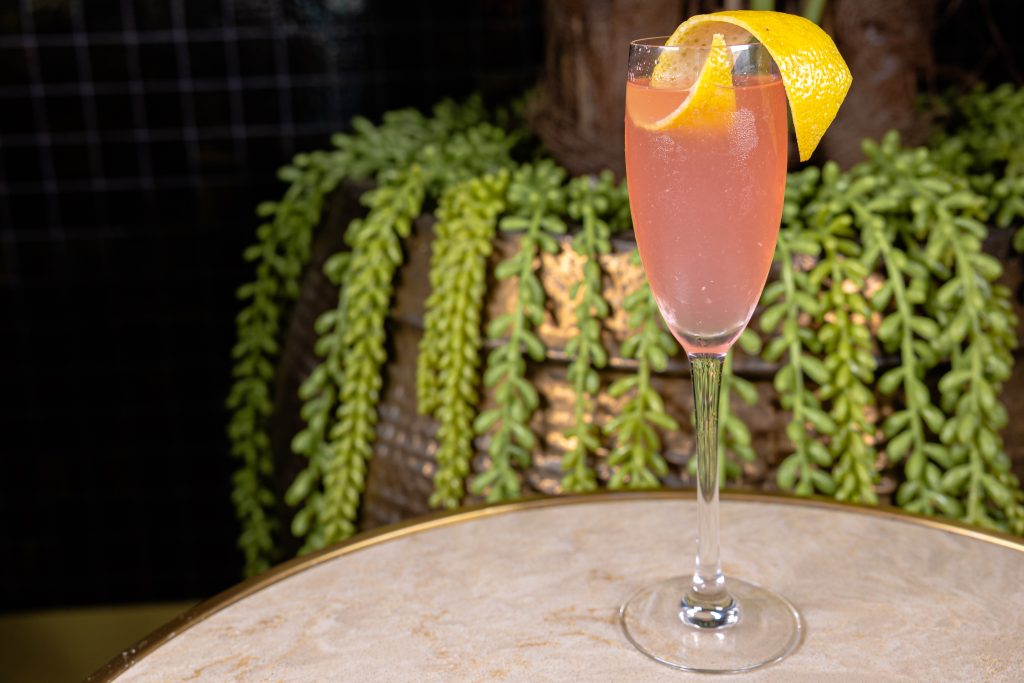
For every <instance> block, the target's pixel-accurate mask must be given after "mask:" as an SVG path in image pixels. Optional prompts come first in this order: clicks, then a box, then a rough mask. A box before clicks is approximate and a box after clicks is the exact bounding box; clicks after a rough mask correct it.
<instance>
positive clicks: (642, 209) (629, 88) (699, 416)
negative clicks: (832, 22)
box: [620, 38, 801, 672]
mask: <svg viewBox="0 0 1024 683" xmlns="http://www.w3.org/2000/svg"><path fill="white" fill-rule="evenodd" d="M664 43H665V38H650V39H643V40H637V41H634V42H633V43H631V44H630V51H629V71H628V80H627V84H626V121H625V127H626V176H627V182H628V185H629V201H630V208H631V210H632V215H633V224H634V227H635V230H636V240H637V245H638V247H639V250H640V257H641V260H642V261H643V266H644V271H645V272H646V274H647V278H648V281H649V282H650V285H651V290H652V292H653V293H654V297H655V299H656V300H657V302H658V307H659V309H660V311H661V313H662V316H663V317H664V319H665V322H666V324H667V325H668V328H669V330H670V331H671V332H672V334H673V335H674V336H675V338H676V339H677V340H678V341H679V343H680V344H681V345H682V347H683V348H684V349H685V351H686V354H687V356H688V358H689V360H690V368H691V373H692V378H693V394H694V412H695V417H696V429H697V454H696V457H697V503H698V530H697V555H696V568H695V570H694V572H693V574H692V575H689V574H687V575H685V576H677V577H673V578H670V579H666V580H664V581H662V582H660V583H657V584H655V585H652V586H648V587H645V588H643V589H642V590H640V591H639V592H638V593H636V594H635V595H633V596H632V597H631V598H629V600H628V601H627V602H626V603H625V604H624V605H623V606H622V609H621V611H620V617H621V623H622V627H623V630H624V632H625V634H626V636H627V638H628V639H629V640H630V642H632V643H633V645H635V646H636V647H637V648H638V649H639V650H640V651H641V652H643V653H644V654H646V655H647V656H649V657H651V658H653V659H655V660H657V661H659V662H662V663H664V664H667V665H669V666H672V667H675V668H678V669H685V670H691V671H705V672H739V671H747V670H750V669H754V668H757V667H759V666H763V665H765V664H768V663H771V662H775V661H778V660H779V659H781V658H783V657H785V656H786V655H787V654H788V653H789V652H791V651H792V650H793V648H794V647H796V645H797V643H798V642H799V640H800V631H801V622H800V616H799V613H798V612H797V611H796V609H795V608H794V607H793V605H791V604H790V603H789V602H788V601H787V600H786V599H785V598H782V597H780V596H778V595H776V594H775V593H772V592H771V591H768V590H765V589H764V588H761V587H759V586H756V585H754V584H751V583H748V582H746V581H742V580H739V579H736V578H733V577H730V578H729V579H728V581H727V580H726V578H725V576H724V575H723V573H722V565H721V559H720V556H719V502H718V442H717V441H718V401H719V389H720V385H721V378H722V366H723V361H724V359H725V355H726V354H727V353H728V352H729V349H730V348H731V347H732V345H733V344H734V343H735V341H736V339H737V338H738V337H739V336H740V334H741V333H742V332H743V330H744V328H745V327H746V325H747V323H748V322H749V321H750V317H751V315H752V314H753V312H754V307H755V306H756V305H757V301H758V299H759V298H760V296H761V292H762V290H763V289H764V285H765V280H766V278H767V276H768V270H769V268H770V267H771V262H772V256H773V254H774V251H775V242H776V240H777V238H778V231H779V221H780V219H781V215H782V202H783V194H784V190H785V185H786V152H787V144H788V138H787V129H786V93H785V90H784V88H783V85H782V81H781V78H780V76H779V73H778V69H777V68H776V67H775V64H774V62H773V61H772V59H771V56H770V55H769V54H768V51H767V50H766V49H765V48H764V47H763V46H762V45H761V44H758V43H750V44H744V45H730V46H728V50H729V52H730V55H731V60H732V86H731V89H732V91H733V95H734V100H733V99H732V98H730V101H734V102H735V106H734V108H732V109H731V110H730V111H725V112H723V113H722V114H721V117H722V119H723V120H721V121H718V122H717V124H718V125H713V126H705V125H681V126H678V127H667V128H660V129H659V128H657V127H653V128H652V126H651V125H649V124H650V122H654V121H658V120H664V117H667V116H669V115H671V113H672V112H674V111H676V110H677V108H678V107H679V106H680V105H681V104H682V103H683V101H684V100H685V98H686V96H687V94H688V88H690V85H687V86H686V87H683V88H676V87H672V86H671V85H669V86H668V87H665V84H662V83H659V84H658V85H659V86H660V87H654V86H652V84H651V75H652V72H653V70H654V67H655V65H656V64H657V63H658V60H659V59H661V58H662V57H664V56H665V55H666V53H667V52H668V51H673V52H674V54H672V55H671V56H670V59H673V60H683V61H692V63H697V64H699V63H703V61H704V59H705V58H706V56H707V55H708V48H696V47H666V46H665V45H664ZM713 87H727V86H723V85H716V86H713ZM724 119H728V120H724ZM645 124H646V125H645Z"/></svg>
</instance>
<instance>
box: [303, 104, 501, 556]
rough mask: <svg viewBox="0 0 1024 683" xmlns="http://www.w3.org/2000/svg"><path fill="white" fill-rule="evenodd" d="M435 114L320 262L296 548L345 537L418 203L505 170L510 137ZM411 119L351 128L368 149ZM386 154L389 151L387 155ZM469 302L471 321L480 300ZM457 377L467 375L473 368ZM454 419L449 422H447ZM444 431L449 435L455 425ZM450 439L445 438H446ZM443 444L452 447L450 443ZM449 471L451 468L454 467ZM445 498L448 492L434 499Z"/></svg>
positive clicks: (372, 430)
mask: <svg viewBox="0 0 1024 683" xmlns="http://www.w3.org/2000/svg"><path fill="white" fill-rule="evenodd" d="M439 108H440V109H441V110H442V112H443V113H442V115H439V116H435V118H434V119H431V120H430V125H429V126H428V132H429V135H427V134H422V135H420V137H416V136H413V137H414V139H416V140H418V141H419V142H421V143H423V144H422V145H421V146H418V147H416V148H415V149H412V148H400V149H405V152H403V153H401V154H399V156H398V157H396V158H400V159H411V160H412V161H411V162H410V163H409V164H408V165H407V166H405V167H398V168H395V169H391V170H386V171H383V172H382V173H380V174H379V175H378V177H377V188H376V189H375V190H371V191H369V192H367V193H365V194H364V195H363V198H362V201H363V204H364V205H366V206H367V207H368V208H369V213H368V214H367V216H366V218H365V219H356V220H354V221H352V223H351V224H350V225H349V227H348V229H347V231H346V237H345V239H346V243H347V246H348V247H349V249H351V252H350V254H347V255H346V254H339V255H336V256H335V257H332V259H331V260H330V261H328V263H327V266H328V267H329V268H332V269H333V272H332V271H329V272H328V276H329V277H331V278H332V281H333V282H335V284H338V286H339V290H340V291H339V302H338V306H337V308H336V309H335V310H334V311H329V312H327V313H325V314H324V315H323V316H322V317H321V318H320V320H319V321H318V330H317V331H318V332H319V333H320V335H321V336H320V339H319V341H318V348H317V350H318V353H321V355H322V357H323V358H324V362H323V363H322V364H321V365H320V366H318V367H317V368H315V369H314V371H313V373H312V374H311V375H310V378H309V379H308V380H307V383H306V384H305V385H304V386H303V389H302V391H301V392H300V395H301V397H302V398H303V400H304V401H306V403H305V405H304V407H303V418H304V419H306V420H307V426H306V428H305V429H304V430H303V431H302V432H300V433H299V434H298V435H297V436H296V440H295V441H294V442H293V444H292V445H293V449H294V450H295V451H296V452H297V453H300V454H302V455H305V456H307V457H308V458H309V459H310V461H309V464H308V466H307V467H306V469H305V470H303V471H302V472H301V473H300V474H299V475H298V476H297V477H296V479H295V480H294V481H293V483H292V486H291V487H290V488H289V491H288V493H287V495H286V500H287V502H288V503H289V504H290V505H293V506H296V505H299V504H300V503H303V502H304V506H303V507H302V509H300V510H299V511H298V513H297V514H296V515H295V517H294V519H293V523H292V532H293V533H295V534H296V535H299V536H305V538H306V542H305V545H304V547H303V550H304V551H309V550H315V549H317V548H321V547H323V546H324V545H327V544H329V543H333V542H336V541H339V540H343V539H345V538H348V537H349V536H350V535H351V534H352V533H354V531H355V520H356V516H357V514H358V510H359V501H360V498H361V495H362V491H363V487H364V485H365V478H366V465H367V461H368V460H369V459H370V457H371V456H372V454H373V444H374V442H375V441H376V436H377V435H376V426H377V417H378V415H377V408H376V404H377V401H378V399H379V397H380V389H381V384H382V379H381V368H382V366H383V365H384V363H385V362H386V360H387V355H386V352H385V342H386V333H385V328H384V325H385V322H386V320H387V314H388V309H389V306H390V303H391V294H392V290H393V280H394V276H395V273H396V272H397V269H398V267H399V266H400V265H401V263H402V261H403V259H404V256H403V252H402V241H403V240H404V239H405V238H407V237H408V236H409V234H410V232H411V230H412V223H413V221H414V220H415V219H416V218H417V217H418V216H419V214H420V212H421V209H422V206H423V202H424V199H425V197H426V196H429V195H431V194H432V193H435V192H438V191H440V190H441V189H442V188H445V187H448V186H452V185H457V184H458V183H460V182H463V181H465V180H467V179H468V178H472V177H474V176H476V175H478V174H480V173H483V172H486V171H489V170H493V169H496V168H499V167H502V166H508V165H509V164H510V163H511V162H510V159H509V152H510V150H511V147H512V145H513V144H514V143H515V137H514V136H509V135H507V134H505V133H504V132H503V131H502V130H501V129H499V128H496V127H495V126H492V125H491V124H489V123H486V122H477V121H479V116H477V115H476V114H475V107H474V105H473V104H472V103H471V104H470V105H467V106H466V107H463V108H459V107H455V106H451V107H447V106H446V105H439ZM467 111H468V113H466V112H467ZM417 116H419V115H418V114H415V113H409V114H408V115H406V116H403V117H399V119H398V120H397V121H396V120H394V119H392V120H390V121H389V120H388V119H385V126H382V128H383V129H384V132H381V130H380V129H374V128H367V125H366V124H360V126H358V127H357V129H361V130H360V132H361V134H362V136H363V138H361V139H369V140H374V136H380V137H381V138H382V139H377V140H375V143H376V144H378V145H383V144H385V143H387V142H388V139H387V138H388V136H389V135H391V134H392V133H390V132H388V131H389V130H390V129H388V128H387V126H389V125H391V126H399V127H400V128H403V127H405V126H408V127H410V128H412V129H416V128H417V126H416V125H415V120H416V117H417ZM406 119H411V120H413V122H412V123H410V122H409V121H407V120H406ZM438 122H440V123H438ZM421 123H422V122H421ZM468 124H472V125H470V127H469V128H467V129H465V130H458V129H456V128H455V127H456V126H463V125H468ZM421 127H422V126H421ZM388 154H391V155H395V154H398V153H396V152H394V150H392V151H390V152H388ZM388 158H390V157H388ZM479 277H481V278H482V275H481V276H479ZM477 301H478V303H477V315H478V316H479V307H480V305H482V294H481V295H480V296H479V297H477ZM469 315H472V314H469ZM463 351H464V350H463ZM466 373H467V375H468V376H470V377H472V375H473V370H472V369H470V370H467V371H466ZM470 384H472V381H471V382H470ZM460 389H461V388H460ZM453 391H455V389H453ZM461 393H463V394H464V395H470V394H468V393H466V392H465V391H462V392H461ZM332 410H333V416H332V415H331V414H330V413H331V411H332ZM456 410H457V408H456ZM447 415H448V413H447V411H446V416H447ZM439 416H440V415H439ZM469 419H471V417H470V418H469ZM454 420H455V418H454V417H452V422H451V424H454ZM451 424H450V425H449V427H450V426H451ZM454 429H455V430H456V432H457V430H458V427H455V428H454ZM448 433H452V432H451V428H449V429H448V430H446V434H448ZM325 435H326V436H325ZM455 436H456V434H455V433H452V438H453V439H454V438H455ZM447 445H448V446H449V447H453V446H455V444H454V443H453V442H452V441H448V442H447ZM446 453H447V451H446ZM451 466H452V467H455V468H458V467H460V465H459V464H458V463H457V462H455V461H452V463H451ZM448 474H450V470H447V469H446V470H445V471H444V474H441V476H442V477H447V476H448ZM450 495H451V492H450V491H448V492H446V493H443V494H442V496H449V497H450ZM448 504H450V503H448Z"/></svg>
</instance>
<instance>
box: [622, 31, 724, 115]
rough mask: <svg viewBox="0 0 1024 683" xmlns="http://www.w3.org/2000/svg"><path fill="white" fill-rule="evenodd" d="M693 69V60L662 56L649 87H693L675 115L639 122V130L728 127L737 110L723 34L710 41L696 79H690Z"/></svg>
mask: <svg viewBox="0 0 1024 683" xmlns="http://www.w3.org/2000/svg"><path fill="white" fill-rule="evenodd" d="M692 69H693V62H692V60H690V59H687V58H686V56H684V55H682V54H681V53H680V52H678V51H667V52H664V53H662V57H661V59H659V60H658V63H657V64H656V65H655V67H654V72H653V73H652V75H651V85H653V86H654V87H667V86H671V85H674V84H677V83H685V84H689V83H692V84H693V85H692V87H691V88H690V93H689V94H688V95H687V96H686V99H684V100H683V102H682V104H680V105H679V107H678V108H676V110H675V111H673V112H672V113H671V114H669V115H668V116H664V117H662V118H660V119H658V120H657V121H655V122H654V123H644V122H638V124H639V125H640V126H642V127H643V128H647V129H648V130H665V129H666V128H679V127H681V126H701V127H705V128H712V127H724V126H726V125H728V124H729V122H730V121H731V120H732V117H731V116H730V115H731V114H732V112H734V111H735V110H736V93H735V92H733V88H732V53H731V52H730V51H729V48H728V46H726V44H725V38H724V36H722V34H720V33H716V34H714V35H713V36H712V37H711V50H710V51H709V52H708V56H707V59H705V60H704V65H703V66H702V67H701V69H700V72H699V73H698V74H697V77H696V79H694V78H693V77H692Z"/></svg>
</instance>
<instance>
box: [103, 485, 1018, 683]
mask: <svg viewBox="0 0 1024 683" xmlns="http://www.w3.org/2000/svg"><path fill="white" fill-rule="evenodd" d="M696 512H697V508H696V502H695V500H694V499H693V496H692V494H684V493H679V492H667V491H664V492H652V493H637V494H595V495H588V496H576V497H559V498H545V499H538V500H533V501H522V502H516V503H511V504H506V505H499V506H492V507H484V508H478V509H472V510H466V511H459V512H456V513H449V514H445V515H440V516H434V517H431V518H427V519H425V520H421V521H415V520H414V521H413V522H412V523H406V524H403V525H400V526H397V527H390V528H386V529H382V530H378V531H375V532H371V533H370V534H368V535H363V536H361V537H358V538H356V539H354V540H352V541H350V542H348V543H346V544H343V545H340V546H335V547H332V548H329V549H327V550H325V551H323V552H321V553H319V554H316V555H312V556H308V557H304V558H299V559H297V560H294V561H292V562H289V563H287V564H285V565H282V566H280V567H278V568H276V569H274V570H272V571H270V572H268V573H266V574H264V575H262V576H260V577H256V578H255V579H251V580H250V581H248V582H246V583H243V584H240V585H239V586H237V587H235V588H233V589H231V590H229V591H227V592H225V593H224V594H222V595H220V596H217V597H216V598H213V599H212V600H210V601H208V602H206V603H204V604H202V605H199V606H198V607H196V608H195V609H193V610H191V611H190V612H188V613H186V614H184V615H182V617H180V618H179V619H178V620H176V621H175V622H172V623H171V624H168V625H167V626H165V627H164V628H163V629H161V630H160V631H157V632H156V633H155V634H153V635H152V636H150V637H149V638H148V639H146V640H144V641H142V642H141V643H139V644H138V645H137V646H136V647H135V648H132V649H131V650H128V651H126V652H125V653H122V655H121V656H119V657H117V658H115V659H114V660H112V661H111V662H110V664H108V665H107V667H106V668H105V669H103V670H101V671H99V672H97V674H96V675H95V676H94V678H95V679H96V680H113V679H116V680H117V681H118V682H119V683H128V682H135V681H168V680H178V681H183V680H211V681H232V680H239V681H342V680H344V681H450V680H467V681H571V680H586V681H590V680H598V681H680V680H688V679H697V678H700V676H699V675H696V674H687V673H684V672H680V671H676V670H673V669H669V668H667V667H665V666H662V665H660V664H658V663H656V662H654V661H652V660H650V659H647V658H646V657H645V656H643V655H642V654H640V653H639V652H637V651H636V650H634V649H633V648H632V646H630V645H629V643H628V642H627V641H626V639H625V637H624V636H623V634H622V632H621V630H620V627H619V624H618V609H619V606H620V605H621V604H622V602H623V600H625V599H626V598H627V597H628V596H630V595H631V594H632V593H633V592H634V591H636V590H637V589H638V588H639V587H640V586H643V585H645V584H647V583H650V582H653V581H656V580H658V579H662V578H665V577H667V576H670V575H674V574H683V573H688V572H690V571H692V563H693V558H692V553H693V548H694V538H693V537H694V529H695V524H696ZM721 519H722V546H723V547H722V552H723V558H724V566H725V570H726V573H727V575H733V576H737V577H742V578H744V579H748V580H750V581H753V582H755V583H759V584H761V585H764V586H767V587H771V588H772V589H774V590H776V591H778V592H779V593H781V594H782V595H785V596H786V597H787V598H789V600H791V601H792V602H793V604H795V605H796V606H797V608H798V609H799V610H800V612H801V615H802V616H803V618H804V621H805V626H806V630H805V634H804V638H803V641H802V642H801V644H800V645H799V646H798V648H797V650H796V651H795V652H794V653H793V654H792V655H790V656H789V657H788V658H786V659H785V660H783V661H782V662H779V663H776V664H773V665H770V666H768V667H765V668H763V669H759V670H757V671H755V672H752V673H749V674H746V675H745V678H747V679H750V680H775V681H783V680H784V681H823V680H887V681H921V680H967V679H970V680H985V681H1001V680H1005V681H1019V680H1021V679H1022V677H1024V543H1022V542H1021V540H1020V539H1015V538H1011V537H1009V536H1002V535H998V534H988V533H984V532H981V531H978V530H975V529H970V528H967V527H963V526H959V525H955V524H951V523H948V522H942V521H938V520H934V519H925V518H920V517H914V516H910V515H906V514H903V513H899V512H896V511H893V510H884V509H877V508H863V507H855V506H849V505H839V504H836V503H831V502H824V501H819V500H807V499H794V498H786V497H780V496H766V495H754V494H732V495H730V494H726V495H725V497H724V499H723V504H722V513H721Z"/></svg>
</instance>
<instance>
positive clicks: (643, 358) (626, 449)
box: [604, 252, 679, 489]
mask: <svg viewBox="0 0 1024 683" xmlns="http://www.w3.org/2000/svg"><path fill="white" fill-rule="evenodd" d="M632 260H633V264H634V265H635V266H638V267H639V266H640V254H639V252H634V253H633V259H632ZM622 305H623V308H624V309H625V310H626V312H627V313H628V314H629V325H630V327H631V328H633V329H634V330H635V332H634V334H633V335H632V336H631V337H629V339H627V340H626V341H625V342H623V343H622V347H621V348H620V349H619V352H620V353H621V354H622V356H623V357H624V358H632V359H634V360H636V363H637V370H636V373H635V374H633V375H631V376H628V377H623V378H621V379H617V380H615V382H613V383H612V384H611V386H610V387H608V393H609V394H611V395H612V396H613V397H616V398H618V397H620V396H624V395H626V394H627V393H628V394H629V398H628V399H627V400H626V404H625V405H624V406H623V407H622V411H621V412H620V413H619V414H618V415H616V416H615V417H614V418H612V419H611V420H610V421H609V422H608V423H607V424H606V425H605V426H604V432H605V434H608V435H610V436H613V437H614V438H615V442H616V445H615V448H614V450H612V453H611V456H610V457H609V458H608V465H609V466H610V467H611V470H612V476H611V479H610V480H609V482H608V486H609V488H613V489H619V488H631V489H644V488H655V487H657V486H658V485H659V482H658V477H663V476H665V475H666V474H668V465H667V464H666V463H665V460H664V458H662V457H661V453H660V451H661V437H660V436H659V434H658V429H659V428H660V429H664V430H677V429H679V424H678V423H677V422H676V421H675V420H674V419H672V417H670V416H669V415H668V413H666V412H665V404H664V401H662V399H661V396H659V395H658V392H657V391H655V389H654V387H653V386H651V374H652V372H662V371H664V370H665V368H666V367H667V366H668V359H669V356H671V355H674V354H676V353H677V352H678V351H679V345H678V344H677V343H676V340H675V339H673V338H672V335H670V334H669V333H668V332H667V331H666V330H665V328H664V327H663V326H662V322H661V313H660V312H659V311H658V304H657V303H655V301H654V295H653V294H652V293H651V287H650V285H649V284H648V283H647V280H646V279H645V280H644V281H643V283H642V284H641V285H640V286H639V287H637V288H636V289H635V290H634V291H632V292H631V293H630V294H629V295H627V296H626V298H625V299H624V300H623V303H622Z"/></svg>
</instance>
